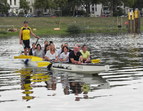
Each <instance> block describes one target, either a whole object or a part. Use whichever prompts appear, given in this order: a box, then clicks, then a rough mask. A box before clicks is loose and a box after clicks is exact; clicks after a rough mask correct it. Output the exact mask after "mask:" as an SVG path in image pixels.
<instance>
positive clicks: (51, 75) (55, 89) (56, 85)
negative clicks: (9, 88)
mask: <svg viewBox="0 0 143 111" xmlns="http://www.w3.org/2000/svg"><path fill="white" fill-rule="evenodd" d="M16 73H19V75H20V80H21V82H20V83H21V90H22V99H23V100H26V101H29V100H32V99H34V98H37V97H38V95H34V89H35V88H38V89H39V90H40V88H45V89H46V90H47V96H56V95H57V94H62V95H65V96H66V95H75V101H79V100H80V99H88V98H90V99H91V97H88V93H89V92H94V91H95V90H98V89H101V88H109V83H108V82H107V81H106V80H105V79H103V78H101V77H100V76H98V75H88V76H87V75H82V74H79V75H77V74H75V73H64V72H63V73H59V72H49V71H47V70H45V69H38V68H37V69H35V68H23V69H21V70H18V71H16ZM60 86H61V87H60ZM23 94H24V95H23ZM78 95H83V98H81V97H80V96H78ZM93 99H94V98H93Z"/></svg>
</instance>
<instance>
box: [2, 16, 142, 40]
mask: <svg viewBox="0 0 143 111" xmlns="http://www.w3.org/2000/svg"><path fill="white" fill-rule="evenodd" d="M24 20H27V21H29V25H30V27H32V28H33V29H36V30H34V32H35V33H36V34H37V35H40V36H47V35H66V34H68V33H67V31H66V30H67V28H68V27H69V26H70V25H73V24H75V25H78V26H80V27H81V30H82V31H81V33H103V34H110V33H111V34H112V33H113V34H114V33H124V32H127V29H126V26H125V25H124V22H125V21H127V18H123V19H122V24H123V25H122V28H121V30H120V29H118V27H117V26H118V23H117V18H116V17H108V18H101V17H99V18H88V17H87V18H86V17H29V18H25V17H0V21H1V22H0V36H1V37H3V36H14V35H18V31H17V32H7V29H8V28H9V27H8V26H10V25H13V27H14V28H16V29H18V30H19V29H20V27H21V26H22V25H23V21H24ZM119 22H120V20H119ZM4 26H7V27H6V28H3V27H4ZM58 27H59V28H60V30H57V31H55V30H53V29H54V28H58ZM142 29H143V28H142Z"/></svg>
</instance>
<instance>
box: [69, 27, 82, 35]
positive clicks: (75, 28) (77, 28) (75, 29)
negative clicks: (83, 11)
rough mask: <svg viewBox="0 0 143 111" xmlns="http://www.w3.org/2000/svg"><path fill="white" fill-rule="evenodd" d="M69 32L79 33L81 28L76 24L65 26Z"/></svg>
mask: <svg viewBox="0 0 143 111" xmlns="http://www.w3.org/2000/svg"><path fill="white" fill-rule="evenodd" d="M67 32H68V33H69V34H79V33H81V28H80V27H79V26H78V25H70V26H68V28H67Z"/></svg>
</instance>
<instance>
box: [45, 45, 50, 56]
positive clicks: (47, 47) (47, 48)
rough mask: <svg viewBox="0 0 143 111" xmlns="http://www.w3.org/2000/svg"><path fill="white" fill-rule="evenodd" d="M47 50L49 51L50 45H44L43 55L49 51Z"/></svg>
mask: <svg viewBox="0 0 143 111" xmlns="http://www.w3.org/2000/svg"><path fill="white" fill-rule="evenodd" d="M49 50H50V45H46V46H45V48H44V54H46V53H47V51H49Z"/></svg>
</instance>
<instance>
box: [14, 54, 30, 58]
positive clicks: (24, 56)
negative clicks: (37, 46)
mask: <svg viewBox="0 0 143 111" xmlns="http://www.w3.org/2000/svg"><path fill="white" fill-rule="evenodd" d="M14 59H32V56H27V55H20V56H14Z"/></svg>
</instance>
